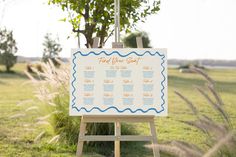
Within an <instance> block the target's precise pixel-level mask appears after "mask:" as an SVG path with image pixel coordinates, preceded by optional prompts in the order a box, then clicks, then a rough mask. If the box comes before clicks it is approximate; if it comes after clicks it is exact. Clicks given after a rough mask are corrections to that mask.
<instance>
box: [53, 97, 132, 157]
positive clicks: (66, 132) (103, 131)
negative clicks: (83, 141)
mask: <svg viewBox="0 0 236 157" xmlns="http://www.w3.org/2000/svg"><path fill="white" fill-rule="evenodd" d="M54 103H55V104H56V106H55V107H56V111H57V112H56V113H55V114H53V116H52V126H53V128H54V131H55V133H56V134H58V135H60V138H61V142H62V143H66V144H69V145H76V144H77V142H78V135H79V126H80V117H73V116H69V108H68V104H69V95H68V94H65V95H64V94H60V95H58V96H57V97H56V98H55V99H54ZM86 130H87V134H88V135H114V124H111V123H110V124H108V123H96V124H94V123H89V124H88V125H87V128H86ZM121 133H122V134H123V135H133V134H137V132H136V131H135V129H134V127H132V126H130V125H127V124H123V125H122V130H121ZM124 145H126V146H128V145H127V143H124ZM88 148H90V149H93V150H94V151H95V152H97V153H99V154H103V155H111V153H112V151H113V149H114V142H110V141H109V142H89V143H87V148H85V149H88ZM104 148H106V149H104Z"/></svg>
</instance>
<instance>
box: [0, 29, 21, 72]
mask: <svg viewBox="0 0 236 157" xmlns="http://www.w3.org/2000/svg"><path fill="white" fill-rule="evenodd" d="M16 52H17V47H16V41H15V39H14V37H13V32H12V31H8V30H7V29H2V30H0V64H2V65H4V66H5V67H6V71H7V72H9V71H10V69H11V67H13V66H14V64H15V63H16V59H17V57H16V56H15V53H16Z"/></svg>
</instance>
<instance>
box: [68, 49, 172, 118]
mask: <svg viewBox="0 0 236 157" xmlns="http://www.w3.org/2000/svg"><path fill="white" fill-rule="evenodd" d="M70 87H71V90H70V96H71V98H70V115H71V116H78V115H155V116H166V115H167V109H168V108H167V56H166V49H80V50H78V51H77V52H74V53H72V56H71V82H70Z"/></svg>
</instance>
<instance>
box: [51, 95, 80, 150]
mask: <svg viewBox="0 0 236 157" xmlns="http://www.w3.org/2000/svg"><path fill="white" fill-rule="evenodd" d="M55 104H56V111H58V112H56V113H55V114H54V115H53V117H52V119H53V122H52V124H53V125H52V126H53V127H54V131H55V133H56V134H59V135H60V138H61V139H62V141H64V142H66V143H67V144H70V145H75V144H76V143H77V142H78V135H79V126H80V117H72V116H69V107H68V104H69V95H64V96H63V95H60V96H57V97H56V98H55Z"/></svg>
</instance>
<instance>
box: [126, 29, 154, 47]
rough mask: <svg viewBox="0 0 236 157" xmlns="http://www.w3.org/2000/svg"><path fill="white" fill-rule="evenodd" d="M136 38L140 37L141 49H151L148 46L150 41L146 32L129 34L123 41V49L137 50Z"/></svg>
mask: <svg viewBox="0 0 236 157" xmlns="http://www.w3.org/2000/svg"><path fill="white" fill-rule="evenodd" d="M136 37H142V41H143V47H144V48H151V46H150V39H149V37H148V34H147V33H146V32H134V33H130V34H129V35H128V36H126V37H125V38H124V39H123V42H124V45H125V47H131V48H137V42H136Z"/></svg>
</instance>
